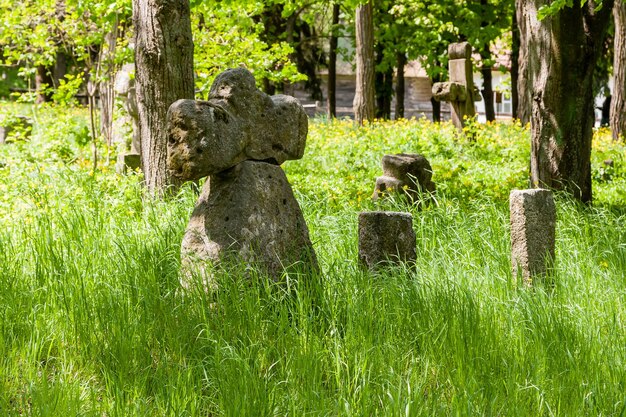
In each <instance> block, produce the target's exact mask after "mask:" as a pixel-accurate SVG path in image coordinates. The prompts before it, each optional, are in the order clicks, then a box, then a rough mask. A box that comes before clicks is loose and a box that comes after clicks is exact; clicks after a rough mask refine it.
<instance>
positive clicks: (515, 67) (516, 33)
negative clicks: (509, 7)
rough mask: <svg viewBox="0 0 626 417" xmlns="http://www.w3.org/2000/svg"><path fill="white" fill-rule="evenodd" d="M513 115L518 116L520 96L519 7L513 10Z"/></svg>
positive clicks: (515, 117)
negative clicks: (518, 85)
mask: <svg viewBox="0 0 626 417" xmlns="http://www.w3.org/2000/svg"><path fill="white" fill-rule="evenodd" d="M511 34H512V41H511V115H512V116H513V118H514V119H517V118H518V106H519V96H518V91H519V90H518V88H517V83H518V80H519V62H518V61H519V46H520V33H519V27H518V26H517V9H514V10H513V19H512V22H511Z"/></svg>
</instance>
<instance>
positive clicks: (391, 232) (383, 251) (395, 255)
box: [359, 211, 417, 269]
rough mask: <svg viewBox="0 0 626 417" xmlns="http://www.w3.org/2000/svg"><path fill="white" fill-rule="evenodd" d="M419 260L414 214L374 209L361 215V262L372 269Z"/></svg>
mask: <svg viewBox="0 0 626 417" xmlns="http://www.w3.org/2000/svg"><path fill="white" fill-rule="evenodd" d="M416 259H417V251H416V239H415V232H414V231H413V217H412V216H411V214H410V213H398V212H391V211H373V212H363V213H360V214H359V261H360V262H361V264H363V265H365V266H366V267H368V268H370V269H371V268H375V267H376V266H379V265H385V264H387V265H389V264H398V263H402V262H414V261H415V260H416Z"/></svg>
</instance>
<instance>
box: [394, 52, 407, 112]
mask: <svg viewBox="0 0 626 417" xmlns="http://www.w3.org/2000/svg"><path fill="white" fill-rule="evenodd" d="M406 61H407V60H406V54H405V53H404V52H398V54H397V55H396V65H397V66H398V68H397V70H396V117H395V119H396V120H399V119H404V66H405V65H406Z"/></svg>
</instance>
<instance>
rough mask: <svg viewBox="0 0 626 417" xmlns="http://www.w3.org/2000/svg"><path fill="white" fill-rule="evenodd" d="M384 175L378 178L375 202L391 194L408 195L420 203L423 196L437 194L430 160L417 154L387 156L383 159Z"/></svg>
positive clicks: (374, 196)
mask: <svg viewBox="0 0 626 417" xmlns="http://www.w3.org/2000/svg"><path fill="white" fill-rule="evenodd" d="M382 165H383V175H382V176H380V177H378V178H376V186H375V187H374V194H373V195H372V199H373V200H377V199H378V198H380V197H382V196H384V195H385V194H390V193H400V194H402V195H406V196H407V197H408V198H409V199H410V200H411V201H419V199H420V197H421V195H422V194H424V195H426V196H427V195H428V194H431V193H434V192H435V183H433V182H432V176H433V169H432V167H431V166H430V163H429V162H428V160H427V159H426V158H425V157H424V156H422V155H417V154H404V153H401V154H396V155H385V156H383V159H382Z"/></svg>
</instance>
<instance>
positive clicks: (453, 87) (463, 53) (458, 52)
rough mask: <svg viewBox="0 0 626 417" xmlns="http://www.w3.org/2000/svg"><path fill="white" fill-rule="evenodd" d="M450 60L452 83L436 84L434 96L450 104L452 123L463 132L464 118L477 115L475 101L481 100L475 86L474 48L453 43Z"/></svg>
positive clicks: (449, 49) (433, 91) (449, 48)
mask: <svg viewBox="0 0 626 417" xmlns="http://www.w3.org/2000/svg"><path fill="white" fill-rule="evenodd" d="M448 58H449V61H448V71H449V73H450V81H447V82H442V83H434V84H433V88H432V95H433V98H434V99H435V100H437V101H447V102H449V103H450V107H451V118H452V123H454V125H455V126H456V127H457V129H459V130H463V126H464V121H463V120H464V118H465V117H472V116H474V115H475V114H476V108H475V107H474V101H479V100H480V94H479V93H478V90H477V89H476V87H475V86H474V76H473V69H472V47H471V46H470V44H469V43H468V42H460V43H452V44H450V45H448Z"/></svg>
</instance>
